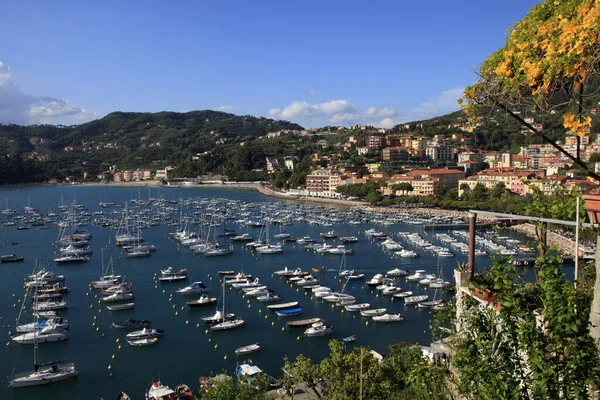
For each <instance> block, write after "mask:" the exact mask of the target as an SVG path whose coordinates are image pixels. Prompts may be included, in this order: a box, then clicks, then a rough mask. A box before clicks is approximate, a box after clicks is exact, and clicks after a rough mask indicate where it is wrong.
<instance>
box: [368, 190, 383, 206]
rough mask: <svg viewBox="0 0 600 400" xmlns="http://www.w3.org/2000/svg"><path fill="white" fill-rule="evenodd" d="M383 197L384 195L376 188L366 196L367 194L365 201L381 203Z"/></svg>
mask: <svg viewBox="0 0 600 400" xmlns="http://www.w3.org/2000/svg"><path fill="white" fill-rule="evenodd" d="M382 199H383V196H382V195H381V193H379V191H377V190H374V191H372V192H369V193H368V194H367V195H366V196H365V201H366V202H367V203H371V204H375V203H379V202H380V201H381V200H382Z"/></svg>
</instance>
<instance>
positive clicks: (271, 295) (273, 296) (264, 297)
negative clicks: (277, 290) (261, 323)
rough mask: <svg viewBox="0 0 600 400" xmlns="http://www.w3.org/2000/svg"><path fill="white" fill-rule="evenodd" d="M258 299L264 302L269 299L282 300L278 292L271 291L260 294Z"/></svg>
mask: <svg viewBox="0 0 600 400" xmlns="http://www.w3.org/2000/svg"><path fill="white" fill-rule="evenodd" d="M256 300H258V301H263V302H268V301H279V300H281V296H280V295H278V294H274V293H271V292H267V293H266V294H264V295H262V296H258V297H257V298H256Z"/></svg>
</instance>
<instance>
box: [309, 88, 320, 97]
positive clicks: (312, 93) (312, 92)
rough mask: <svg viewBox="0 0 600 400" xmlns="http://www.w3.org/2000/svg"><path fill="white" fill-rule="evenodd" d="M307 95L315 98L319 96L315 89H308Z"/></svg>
mask: <svg viewBox="0 0 600 400" xmlns="http://www.w3.org/2000/svg"><path fill="white" fill-rule="evenodd" d="M308 93H310V95H311V96H316V95H318V94H319V91H318V90H317V89H310V90H309V91H308Z"/></svg>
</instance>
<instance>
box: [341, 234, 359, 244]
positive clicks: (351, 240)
mask: <svg viewBox="0 0 600 400" xmlns="http://www.w3.org/2000/svg"><path fill="white" fill-rule="evenodd" d="M340 240H341V241H342V242H344V243H356V242H358V238H357V237H356V236H342V237H340Z"/></svg>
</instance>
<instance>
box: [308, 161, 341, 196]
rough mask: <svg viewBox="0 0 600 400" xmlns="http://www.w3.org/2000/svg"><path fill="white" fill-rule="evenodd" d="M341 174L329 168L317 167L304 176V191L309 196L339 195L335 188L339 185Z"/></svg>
mask: <svg viewBox="0 0 600 400" xmlns="http://www.w3.org/2000/svg"><path fill="white" fill-rule="evenodd" d="M341 182H342V174H340V173H339V172H337V171H333V170H330V169H325V168H321V169H317V170H315V171H312V172H311V173H310V174H309V175H307V176H306V191H307V193H308V195H309V196H315V197H340V196H341V195H340V194H339V193H337V192H336V191H335V190H336V189H337V187H338V186H340V185H341Z"/></svg>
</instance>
